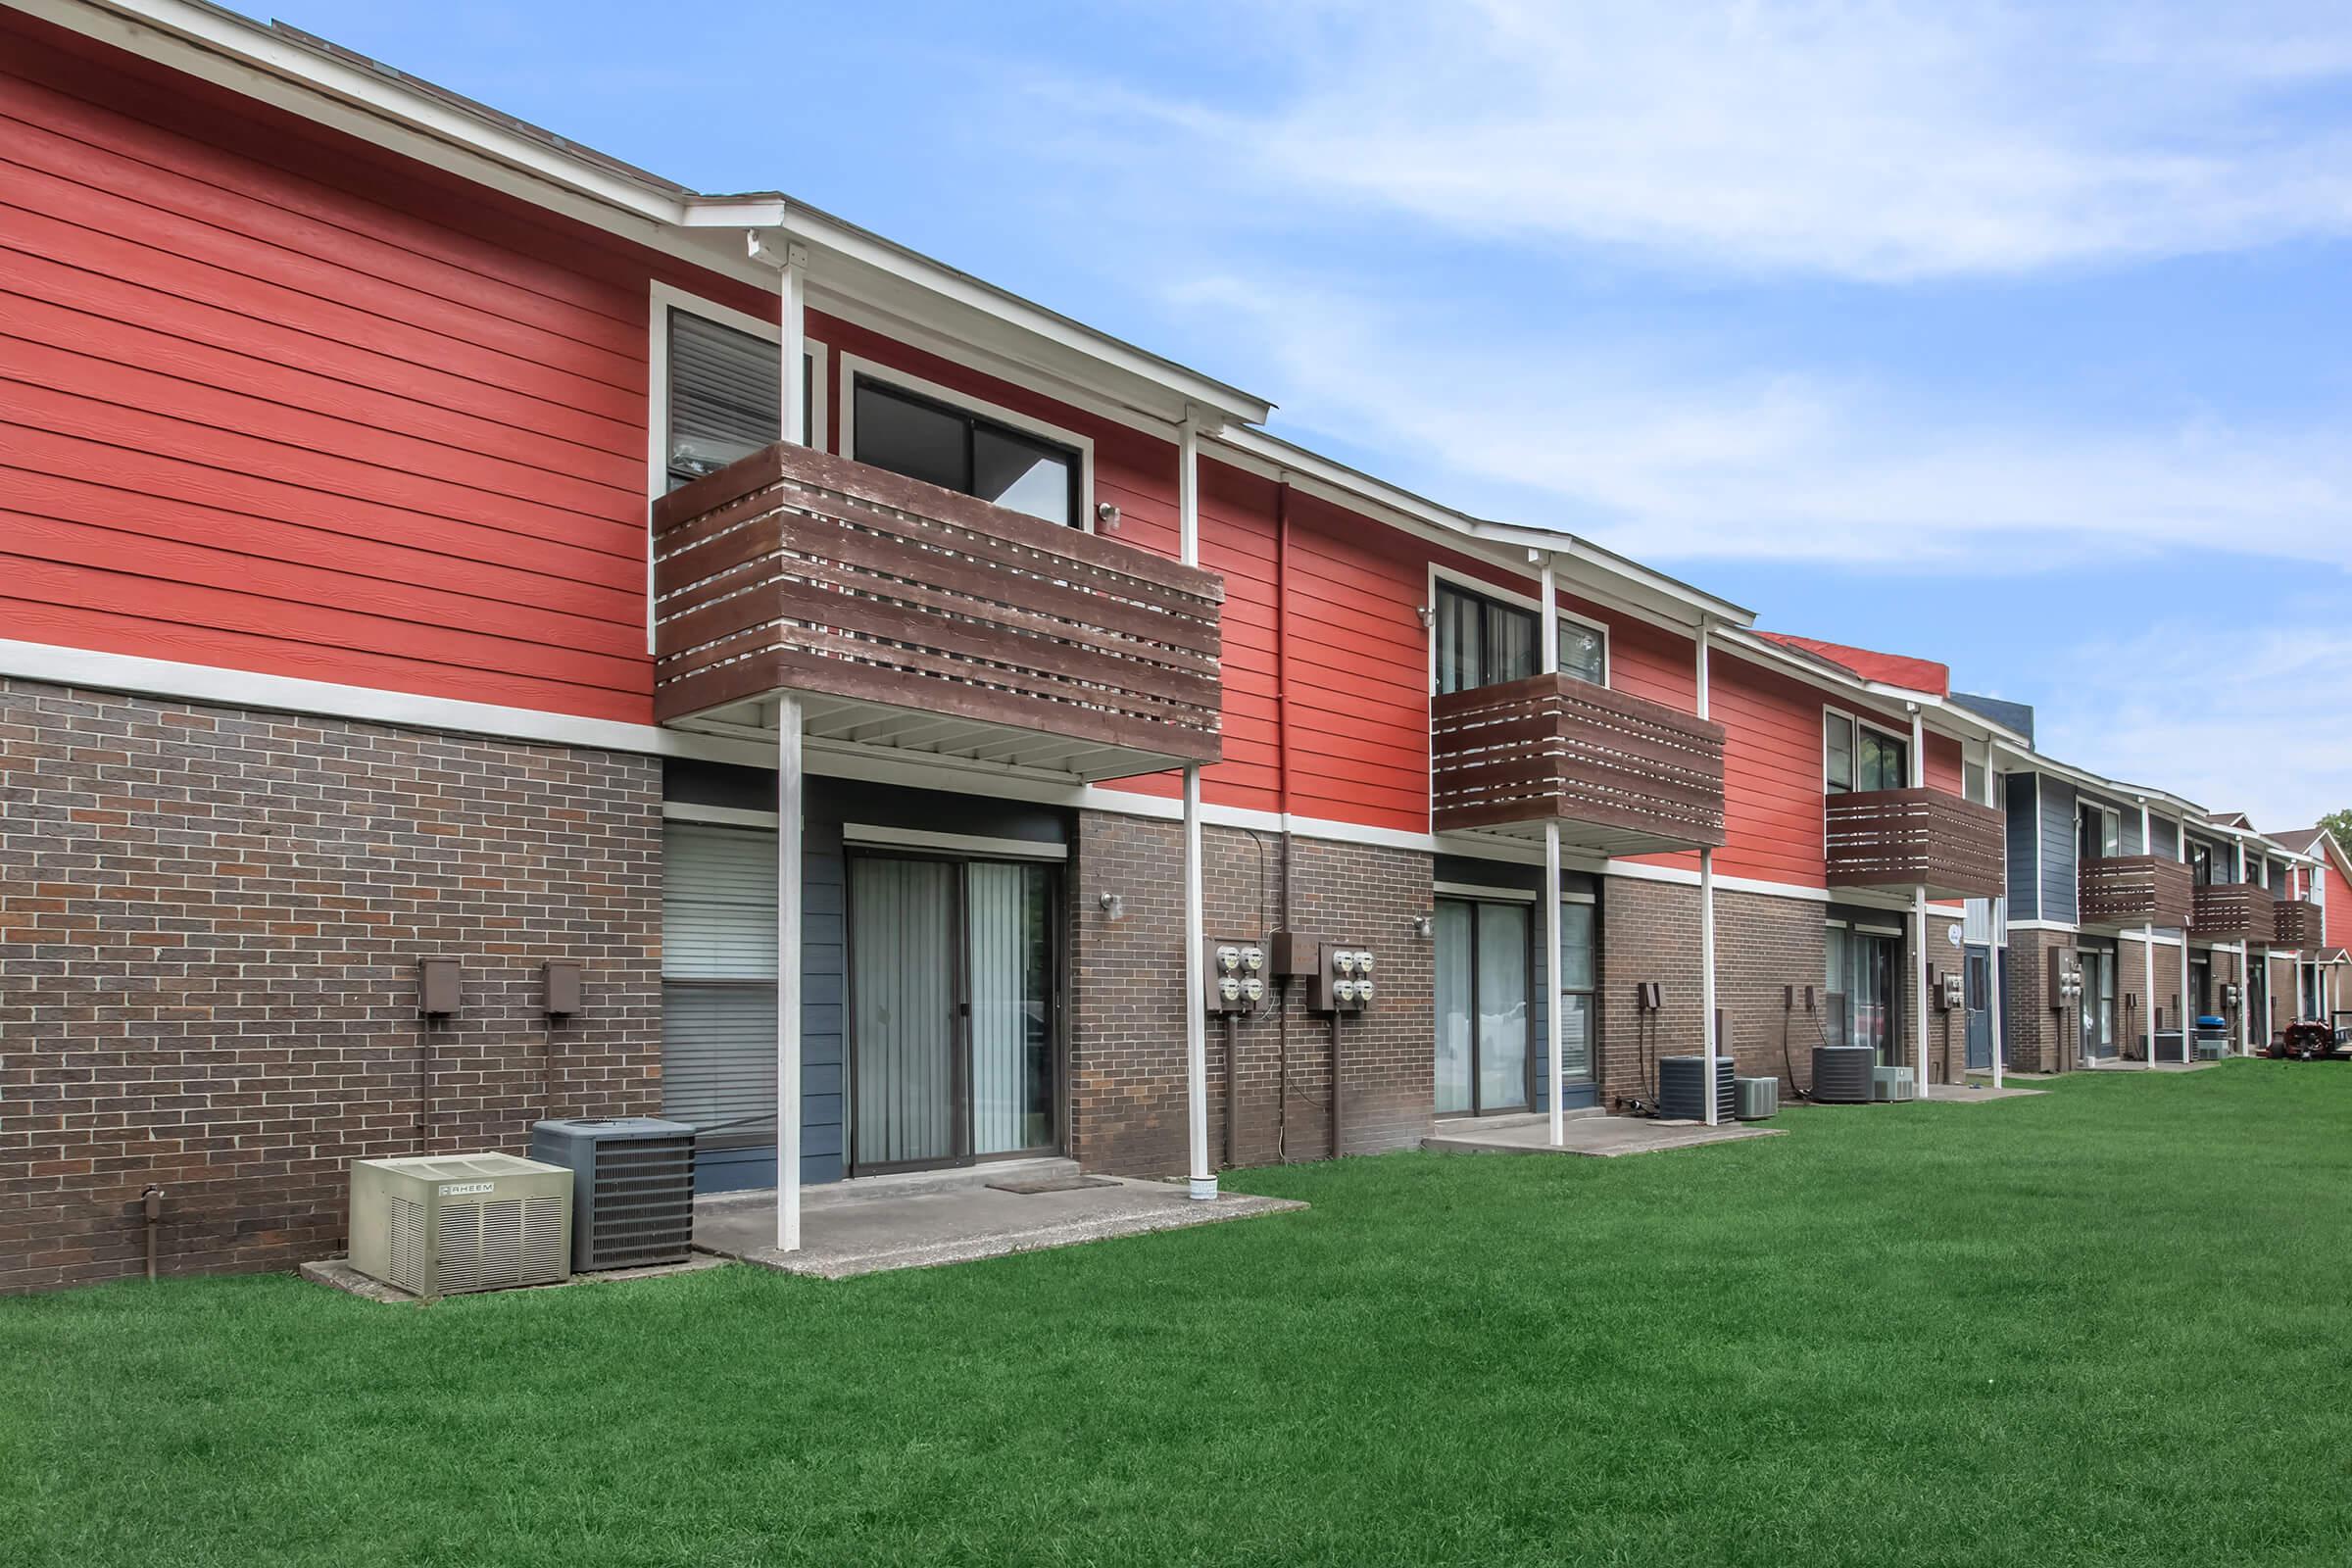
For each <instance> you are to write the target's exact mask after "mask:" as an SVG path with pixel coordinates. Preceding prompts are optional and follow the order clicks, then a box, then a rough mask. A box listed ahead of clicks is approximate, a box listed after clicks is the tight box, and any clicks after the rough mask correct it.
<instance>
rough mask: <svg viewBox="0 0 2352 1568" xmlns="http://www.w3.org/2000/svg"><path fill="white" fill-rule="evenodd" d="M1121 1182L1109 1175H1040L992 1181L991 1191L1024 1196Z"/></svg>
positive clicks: (1072, 1191) (1066, 1191) (1110, 1185)
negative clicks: (1021, 1180)
mask: <svg viewBox="0 0 2352 1568" xmlns="http://www.w3.org/2000/svg"><path fill="white" fill-rule="evenodd" d="M1118 1185H1119V1184H1118V1183H1117V1182H1115V1181H1112V1180H1111V1179H1110V1178H1109V1177H1107V1176H1039V1177H1036V1178H1034V1179H1033V1180H1030V1181H1025V1182H990V1183H989V1184H988V1187H989V1191H991V1192H996V1193H1018V1194H1020V1195H1021V1196H1022V1197H1023V1198H1028V1197H1032V1196H1034V1195H1036V1194H1038V1193H1074V1192H1076V1191H1078V1189H1079V1188H1081V1187H1116V1186H1118Z"/></svg>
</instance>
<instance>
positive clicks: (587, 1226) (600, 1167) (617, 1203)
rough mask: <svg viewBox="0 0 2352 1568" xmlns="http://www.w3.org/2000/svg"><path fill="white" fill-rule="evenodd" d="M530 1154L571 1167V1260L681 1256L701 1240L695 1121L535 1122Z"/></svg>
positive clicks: (585, 1265) (589, 1267) (640, 1261)
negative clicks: (697, 1213)
mask: <svg viewBox="0 0 2352 1568" xmlns="http://www.w3.org/2000/svg"><path fill="white" fill-rule="evenodd" d="M531 1157H532V1158H534V1159H543V1160H546V1161H547V1162H548V1163H549V1164H551V1165H561V1166H563V1167H564V1169H566V1170H568V1171H570V1172H571V1175H572V1188H571V1266H572V1268H573V1269H574V1270H575V1271H577V1272H579V1273H582V1274H586V1273H591V1272H594V1271H595V1270H598V1269H608V1268H647V1267H651V1266H652V1265H654V1264H657V1263H682V1262H684V1261H685V1260H686V1255H687V1251H688V1250H689V1249H690V1248H691V1247H692V1246H693V1244H694V1129H693V1128H692V1127H689V1126H688V1125H686V1123H684V1122H682V1121H662V1120H660V1119H659V1118H657V1117H653V1116H609V1117H599V1118H592V1119H587V1120H581V1121H542V1122H534V1123H532V1124H531Z"/></svg>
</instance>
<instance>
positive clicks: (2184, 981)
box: [2173, 816, 2197, 1065]
mask: <svg viewBox="0 0 2352 1568" xmlns="http://www.w3.org/2000/svg"><path fill="white" fill-rule="evenodd" d="M2173 848H2174V849H2175V850H2177V851H2179V852H2180V863H2181V864H2182V865H2186V864H2187V863H2188V818H2187V817H2185V816H2184V817H2182V818H2181V819H2180V830H2179V831H2178V832H2177V833H2176V834H2175V835H2174V843H2173ZM2189 898H2190V901H2191V904H2190V907H2191V909H2192V910H2193V909H2194V907H2195V904H2194V901H2195V898H2196V890H2195V889H2193V888H2192V889H2190V890H2189ZM2196 1017H2197V1009H2196V1007H2195V1005H2192V1004H2191V1003H2190V1002H2189V1000H2188V927H2187V926H2185V925H2183V926H2182V927H2181V928H2180V1060H2181V1063H2182V1064H2183V1065H2185V1064H2187V1063H2189V1062H2192V1061H2194V1060H2196V1059H2197V1031H2196Z"/></svg>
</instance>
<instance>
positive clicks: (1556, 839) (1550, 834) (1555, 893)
mask: <svg viewBox="0 0 2352 1568" xmlns="http://www.w3.org/2000/svg"><path fill="white" fill-rule="evenodd" d="M1537 564H1538V566H1539V568H1540V569H1539V571H1538V573H1537V577H1538V581H1539V582H1540V584H1541V586H1540V587H1539V588H1538V590H1537V592H1538V593H1539V595H1540V596H1541V597H1542V600H1543V605H1542V608H1541V609H1540V610H1539V611H1538V612H1537V618H1536V642H1537V644H1538V648H1537V654H1536V659H1537V664H1538V667H1539V668H1541V669H1542V670H1543V672H1544V674H1546V675H1557V674H1558V673H1559V672H1560V606H1559V576H1558V573H1557V571H1556V569H1555V568H1554V565H1553V563H1552V558H1551V556H1550V554H1549V553H1548V552H1545V553H1544V554H1543V555H1542V556H1541V558H1540V559H1539V561H1538V563H1537ZM1560 935H1561V933H1560V819H1559V817H1558V815H1557V814H1556V813H1555V814H1553V815H1550V816H1546V817H1545V818H1544V984H1545V985H1546V986H1548V987H1549V988H1550V990H1551V995H1550V996H1549V997H1548V998H1547V999H1546V1001H1547V1002H1548V1005H1546V1006H1545V1007H1544V1071H1545V1072H1546V1073H1547V1074H1548V1075H1549V1076H1548V1077H1547V1078H1546V1080H1545V1082H1546V1083H1548V1084H1549V1086H1550V1092H1549V1093H1548V1094H1547V1095H1546V1096H1545V1104H1546V1106H1547V1107H1548V1108H1549V1110H1550V1113H1551V1114H1550V1127H1549V1129H1548V1131H1549V1133H1550V1135H1551V1145H1552V1147H1553V1148H1554V1149H1557V1148H1559V1147H1560V1145H1561V1144H1563V1143H1565V1142H1566V1141H1567V1137H1568V1110H1567V1105H1568V1091H1567V1086H1565V1085H1564V1084H1562V1083H1561V1082H1560V1073H1561V1071H1562V1070H1563V1069H1564V1067H1565V1066H1566V1064H1567V1060H1568V1020H1567V1018H1566V1016H1565V1015H1564V1013H1563V1010H1562V1008H1561V1006H1560Z"/></svg>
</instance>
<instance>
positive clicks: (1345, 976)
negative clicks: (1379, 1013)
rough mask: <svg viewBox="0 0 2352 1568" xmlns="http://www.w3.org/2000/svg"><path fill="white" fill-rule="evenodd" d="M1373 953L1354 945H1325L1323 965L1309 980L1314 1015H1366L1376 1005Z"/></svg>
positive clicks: (1308, 994)
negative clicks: (1373, 996)
mask: <svg viewBox="0 0 2352 1568" xmlns="http://www.w3.org/2000/svg"><path fill="white" fill-rule="evenodd" d="M1372 961H1373V960H1372V951H1371V950H1370V949H1369V948H1359V947H1357V946H1356V945H1355V944H1353V943H1351V942H1326V943H1324V944H1323V951H1322V955H1321V962H1320V963H1319V964H1318V965H1317V966H1316V970H1315V972H1314V973H1313V974H1312V975H1310V976H1308V977H1307V987H1306V1005H1307V1009H1308V1010H1309V1011H1311V1012H1362V1011H1363V1010H1364V1009H1365V1008H1367V1007H1369V1006H1371V1005H1372Z"/></svg>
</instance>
